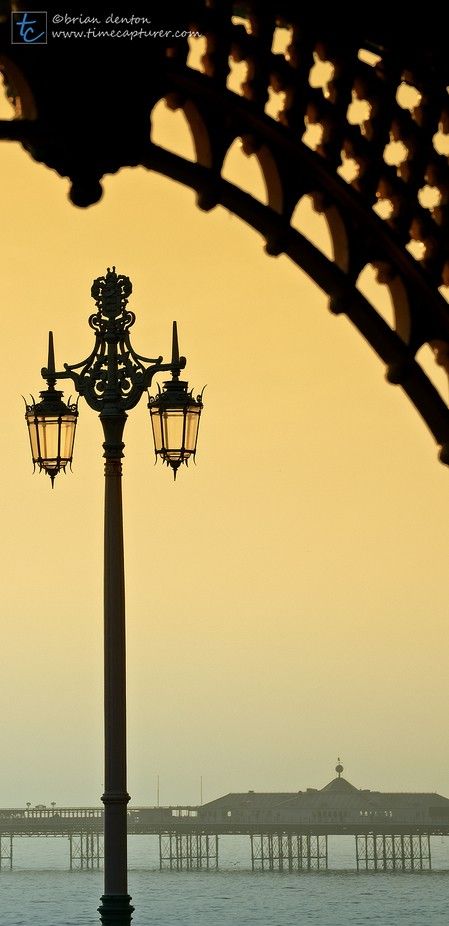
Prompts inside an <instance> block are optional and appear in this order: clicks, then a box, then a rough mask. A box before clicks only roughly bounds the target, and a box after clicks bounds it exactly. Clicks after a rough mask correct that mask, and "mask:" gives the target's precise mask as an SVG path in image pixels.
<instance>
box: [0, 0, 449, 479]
mask: <svg viewBox="0 0 449 926" xmlns="http://www.w3.org/2000/svg"><path fill="white" fill-rule="evenodd" d="M187 5H188V6H189V7H190V9H189V12H188V14H186V13H185V12H184V13H183V14H182V15H181V16H180V15H179V13H178V11H177V10H176V6H175V5H174V4H170V2H169V3H168V8H167V10H166V11H164V17H165V19H164V22H165V25H166V24H167V22H168V21H170V11H171V12H172V15H173V17H175V19H176V25H177V27H178V29H179V27H180V25H182V27H185V28H186V29H187V28H196V29H197V31H198V32H199V33H201V34H202V35H203V36H204V37H205V39H204V44H205V48H204V51H203V55H202V58H201V63H200V67H201V70H197V69H194V68H192V67H188V66H187V59H188V54H189V45H188V41H187V38H183V39H176V40H175V39H173V38H172V37H165V38H161V39H160V41H159V42H158V43H157V46H156V45H155V47H154V53H153V54H152V56H150V57H149V56H148V51H147V49H146V48H143V46H142V43H140V45H139V43H134V45H133V47H132V48H128V47H125V46H124V45H123V44H122V45H121V53H122V52H123V60H122V66H121V74H120V75H119V74H117V68H116V59H114V58H113V56H112V53H110V52H109V50H107V49H106V50H105V51H104V50H103V51H104V54H103V57H102V68H101V73H100V74H98V60H97V59H98V56H97V54H96V53H94V52H93V51H92V49H91V48H90V47H89V46H88V44H86V46H85V52H86V54H85V56H84V58H83V67H82V70H81V73H80V70H79V67H78V70H77V73H76V76H74V74H73V69H74V64H75V61H77V62H78V63H79V50H78V48H74V49H72V48H71V47H70V46H69V45H67V44H65V45H64V55H63V56H62V55H61V49H60V45H58V43H57V41H56V40H55V41H54V42H53V43H52V44H49V46H48V55H47V57H43V56H42V55H41V56H40V57H38V56H37V55H35V54H34V55H33V52H35V51H36V49H29V48H27V49H24V48H21V47H20V46H11V47H7V44H8V43H7V42H6V41H5V37H6V34H7V29H8V17H7V16H6V17H5V18H4V25H3V27H2V28H3V47H4V48H5V53H6V52H7V54H6V57H5V56H4V57H3V59H0V65H2V67H3V71H4V73H5V75H6V83H7V84H8V82H9V86H10V89H9V96H10V97H11V99H13V100H14V101H15V105H16V110H17V115H18V116H19V117H20V118H17V119H16V120H14V121H12V122H8V121H4V122H1V123H0V137H2V138H4V139H10V140H17V141H20V142H21V143H22V144H23V145H24V146H25V147H26V149H27V150H28V151H29V152H30V154H31V155H32V157H34V158H35V159H36V160H38V161H42V162H44V163H45V164H47V165H48V166H49V167H52V168H53V169H55V170H57V171H58V173H60V174H61V175H62V176H68V177H70V178H71V180H72V193H71V197H72V200H73V202H74V203H75V204H77V205H79V206H87V205H89V204H91V203H92V202H95V201H96V200H97V199H98V198H99V196H100V195H101V185H100V182H101V177H102V176H103V175H104V174H105V173H113V172H116V171H117V170H119V169H120V167H122V166H137V165H142V166H144V167H145V168H147V169H148V170H152V171H156V172H158V173H160V174H162V175H165V176H167V177H169V178H171V179H174V180H176V181H178V182H180V183H183V184H184V185H186V186H188V187H190V188H192V189H193V190H195V191H196V193H197V203H198V206H199V207H200V208H201V209H203V210H210V209H212V208H214V207H215V206H216V205H222V206H224V207H225V208H226V209H228V210H230V211H231V212H233V213H234V214H235V215H237V216H239V217H240V218H241V219H242V220H243V221H245V222H246V223H247V224H248V225H250V226H251V227H252V228H253V229H255V230H256V231H257V232H258V233H259V234H260V235H261V237H262V238H263V240H264V242H265V250H266V252H267V253H268V254H269V255H272V256H277V255H278V254H280V253H285V254H286V255H288V256H289V257H290V258H291V260H292V261H294V262H295V263H296V264H297V265H298V266H300V267H302V269H303V270H305V271H306V273H308V275H309V276H310V277H311V278H312V279H313V280H314V281H315V282H316V283H317V285H318V286H319V287H320V288H321V289H322V290H323V291H324V292H325V293H327V295H328V296H329V307H330V309H331V312H333V313H344V314H346V315H347V317H348V318H349V319H350V320H351V322H352V323H353V324H354V325H355V326H356V328H357V329H358V330H359V332H360V333H361V334H362V335H363V337H364V338H365V339H366V340H367V341H368V343H369V344H370V345H371V347H372V348H373V349H374V350H375V352H376V353H377V354H378V356H379V357H380V358H381V360H382V361H383V362H384V364H385V366H386V375H387V379H388V380H389V381H390V382H392V383H397V384H400V386H401V387H402V389H403V390H404V392H405V393H406V395H407V396H408V397H409V399H410V400H411V401H412V403H413V404H414V405H415V407H416V408H417V410H418V411H419V413H420V415H421V416H422V418H423V420H424V421H425V423H426V424H427V426H428V428H429V429H430V431H431V433H432V435H433V436H434V438H435V440H436V442H437V443H438V444H439V446H440V448H441V450H440V458H441V459H442V461H443V462H444V463H449V408H448V404H447V402H445V401H444V399H443V398H442V397H441V396H440V394H439V392H438V391H437V390H436V388H435V387H434V386H433V385H432V383H431V381H430V380H429V378H428V377H427V376H426V374H425V372H424V371H423V369H422V368H421V367H420V365H419V364H418V363H417V361H416V354H417V352H418V351H419V350H420V348H421V347H422V345H423V344H425V343H428V344H430V346H431V347H432V349H433V351H434V354H435V357H436V362H437V363H438V364H440V365H441V366H443V367H444V368H445V369H446V370H449V309H448V306H447V303H446V301H445V299H444V298H443V297H442V295H441V294H440V292H439V287H440V286H441V285H442V284H443V283H444V284H445V285H446V284H449V167H448V155H449V97H448V92H447V90H446V86H447V84H448V83H449V72H448V71H449V69H448V66H447V64H446V62H445V55H444V54H443V52H444V49H443V44H442V43H441V44H440V43H438V42H437V43H436V45H435V43H434V48H433V53H432V54H431V53H430V50H431V46H430V45H429V44H428V43H427V44H426V42H425V41H421V45H420V46H419V45H418V42H414V41H413V39H414V38H417V33H415V35H414V36H413V35H412V36H411V39H409V40H408V44H407V41H406V40H405V39H404V37H403V36H402V35H401V36H400V35H399V34H397V35H396V36H394V35H390V36H387V37H385V35H384V34H383V33H382V30H381V29H380V31H379V30H378V32H379V35H374V40H373V37H372V36H373V31H372V30H371V38H370V41H367V40H365V38H364V36H363V34H362V33H361V32H360V31H359V32H357V29H356V28H352V29H351V28H349V29H348V28H347V24H345V30H344V32H343V29H342V27H341V25H340V28H338V27H337V28H332V24H329V22H328V23H327V25H326V26H322V25H321V24H320V23H319V21H318V18H317V17H314V16H313V15H312V14H309V16H308V18H306V17H305V16H304V14H301V13H300V12H298V11H297V10H295V9H294V7H295V6H296V4H289V3H275V2H271V3H270V2H268V3H267V2H265V3H263V4H262V3H258V2H246V3H245V2H241V3H237V4H232V3H230V2H229V3H227V2H218V0H217V2H216V3H206V2H204V3H203V2H200V0H198V2H196V3H192V4H187ZM52 11H53V6H51V8H50V9H49V18H50V19H51V14H52ZM175 11H176V12H175ZM152 17H153V11H152ZM153 18H155V17H153ZM279 28H282V29H284V30H287V31H286V32H285V35H287V36H288V43H287V45H286V47H284V48H283V49H282V50H281V51H279V50H278V48H277V45H276V42H277V38H278V34H277V32H276V30H277V29H279ZM273 38H274V44H273ZM391 49H394V51H392V50H391ZM233 60H234V61H239V62H242V61H244V62H246V78H245V80H244V81H243V83H242V85H241V87H240V91H241V92H240V94H239V93H236V92H233V91H231V90H229V89H228V88H227V80H228V74H229V61H231V62H232V61H233ZM320 64H321V66H322V68H323V74H324V75H325V76H323V78H322V80H321V83H320V77H319V67H320ZM56 68H57V69H58V80H57V81H55V76H54V75H55V69H56ZM312 69H314V74H313V78H311V73H312ZM123 74H124V75H126V77H125V80H126V87H124V85H123V79H124V78H123ZM317 75H318V76H317ZM130 87H131V88H132V92H130V91H129V88H130ZM23 88H25V89H23ZM269 88H270V89H271V91H273V92H274V93H275V94H278V99H279V107H280V108H279V112H278V118H277V120H275V119H274V118H272V117H271V116H269V115H268V114H267V113H266V112H265V109H266V105H267V100H268V96H269ZM21 93H22V94H23V95H24V97H25V98H26V105H24V106H23V107H22V110H20V108H19V107H20V99H21V97H20V94H21ZM161 99H165V100H166V102H167V105H168V106H169V107H170V108H171V109H173V110H176V109H181V110H183V112H184V115H185V117H186V119H187V121H188V124H189V127H190V130H191V133H192V136H193V140H194V145H195V152H196V162H192V161H189V160H187V159H185V158H182V157H180V156H178V155H176V154H174V153H172V152H170V151H168V150H166V149H165V148H162V147H160V146H158V145H157V144H155V143H154V142H153V141H151V139H150V123H151V112H152V110H153V109H154V106H155V105H156V104H157V103H158V101H159V100H161ZM118 114H119V115H118ZM24 117H26V118H24ZM310 129H313V130H314V131H315V135H316V139H315V142H314V148H315V150H311V148H310V146H309V144H310V143H307V144H306V142H307V132H308V131H309V130H310ZM237 138H238V139H241V142H242V147H243V151H244V152H245V153H247V154H254V155H255V156H256V157H257V158H258V161H259V164H260V168H261V171H262V174H263V177H264V181H265V185H266V190H267V200H266V203H265V204H264V203H261V202H259V201H257V200H256V199H255V198H254V197H252V196H251V195H249V194H248V193H246V192H244V191H243V190H241V189H239V188H238V187H237V186H236V185H235V184H232V183H230V182H229V181H227V180H225V179H224V178H223V176H222V168H223V164H224V161H225V157H226V154H227V152H228V151H229V149H230V147H231V145H232V144H233V142H234V141H235V139H237ZM303 138H304V139H305V140H303ZM348 168H349V173H348V172H347V169H348ZM345 171H346V173H345ZM306 194H307V195H311V196H312V197H313V202H314V205H315V208H316V209H317V211H319V212H322V213H323V214H324V216H325V217H326V219H327V222H328V227H329V230H330V234H331V237H332V242H333V251H334V260H333V261H332V260H329V259H328V258H327V257H325V256H324V255H323V254H322V253H321V252H320V251H319V250H318V249H317V248H316V247H314V245H313V244H312V243H311V242H310V241H308V240H307V239H306V238H305V237H304V236H303V235H302V234H301V233H300V232H298V231H297V230H295V229H294V228H293V227H292V225H291V218H292V215H293V212H294V210H295V207H296V205H297V203H298V202H299V201H300V199H301V198H302V197H303V196H304V195H306ZM376 213H377V214H376ZM409 251H410V253H409ZM412 254H414V256H412ZM366 264H372V265H374V267H375V268H376V270H377V274H378V279H379V281H380V282H382V283H385V285H387V286H388V287H389V290H390V295H391V298H392V301H393V305H394V313H395V326H394V328H393V327H390V326H389V325H388V324H387V323H386V322H385V321H384V319H383V318H382V317H381V315H380V314H379V313H378V312H377V311H376V309H375V308H374V307H373V306H372V305H370V303H369V302H368V301H367V299H366V298H365V297H364V296H363V295H362V294H361V293H360V292H359V291H358V289H357V287H356V283H357V279H358V277H359V274H360V272H361V270H362V269H363V267H365V266H366Z"/></svg>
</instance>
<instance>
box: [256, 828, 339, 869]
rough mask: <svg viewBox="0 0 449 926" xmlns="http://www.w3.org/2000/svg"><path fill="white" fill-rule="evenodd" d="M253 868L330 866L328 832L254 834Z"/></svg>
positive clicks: (312, 867)
mask: <svg viewBox="0 0 449 926" xmlns="http://www.w3.org/2000/svg"><path fill="white" fill-rule="evenodd" d="M250 840H251V867H252V870H253V871H316V870H318V869H324V870H326V869H327V836H318V835H315V834H313V833H312V834H310V833H307V834H306V833H301V834H297V833H293V834H292V833H261V834H260V835H259V834H257V835H251V836H250Z"/></svg>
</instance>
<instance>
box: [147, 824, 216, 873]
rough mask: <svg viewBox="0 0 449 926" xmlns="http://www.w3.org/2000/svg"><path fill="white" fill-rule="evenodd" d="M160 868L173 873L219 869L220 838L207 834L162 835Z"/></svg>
mask: <svg viewBox="0 0 449 926" xmlns="http://www.w3.org/2000/svg"><path fill="white" fill-rule="evenodd" d="M159 867H160V869H161V870H162V869H163V868H169V869H170V870H171V871H188V870H191V869H198V868H206V869H208V868H218V836H216V835H213V836H209V835H206V834H205V833H161V834H160V836H159Z"/></svg>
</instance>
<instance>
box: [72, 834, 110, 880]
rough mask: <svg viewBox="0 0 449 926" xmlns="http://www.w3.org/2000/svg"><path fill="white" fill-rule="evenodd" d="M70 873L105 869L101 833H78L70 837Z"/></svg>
mask: <svg viewBox="0 0 449 926" xmlns="http://www.w3.org/2000/svg"><path fill="white" fill-rule="evenodd" d="M69 852H70V871H86V870H88V869H90V870H92V869H95V870H96V869H100V868H102V867H103V864H102V863H103V837H102V836H101V834H100V833H76V834H71V835H70V836H69Z"/></svg>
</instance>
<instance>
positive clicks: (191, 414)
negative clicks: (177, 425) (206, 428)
mask: <svg viewBox="0 0 449 926" xmlns="http://www.w3.org/2000/svg"><path fill="white" fill-rule="evenodd" d="M200 413H201V408H200V407H190V408H189V409H188V410H187V416H186V435H185V449H186V456H190V454H191V453H194V452H195V448H196V441H197V437H198V426H199V423H200Z"/></svg>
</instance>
